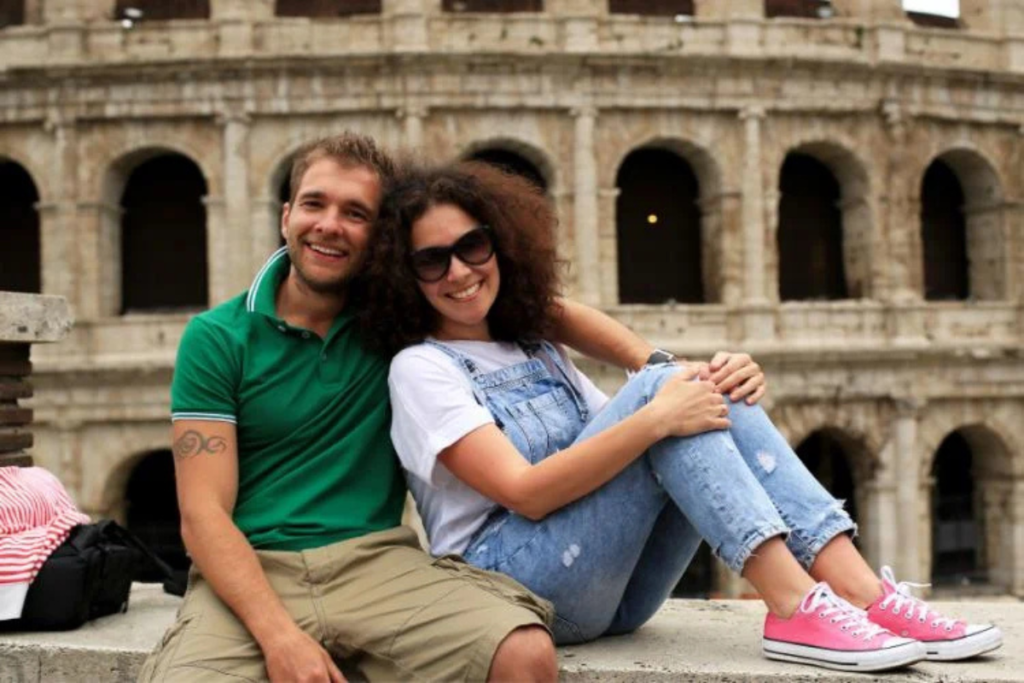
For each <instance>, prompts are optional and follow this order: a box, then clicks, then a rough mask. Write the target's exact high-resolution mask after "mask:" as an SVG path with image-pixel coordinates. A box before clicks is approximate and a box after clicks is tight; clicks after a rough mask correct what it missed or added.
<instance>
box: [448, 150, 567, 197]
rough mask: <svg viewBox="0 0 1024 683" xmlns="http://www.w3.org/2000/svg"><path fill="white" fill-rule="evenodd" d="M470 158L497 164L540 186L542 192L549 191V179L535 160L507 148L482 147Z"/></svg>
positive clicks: (498, 166) (492, 164) (503, 169)
mask: <svg viewBox="0 0 1024 683" xmlns="http://www.w3.org/2000/svg"><path fill="white" fill-rule="evenodd" d="M468 159H469V160H470V161H481V162H483V163H485V164H490V165H491V166H496V167H497V168H500V169H501V170H502V171H505V172H506V173H514V174H516V175H519V176H522V177H523V178H526V179H527V180H529V181H530V182H531V183H533V184H534V185H536V186H537V187H538V188H540V190H541V192H547V191H548V181H547V180H546V179H545V178H544V174H543V173H541V172H540V169H539V168H537V166H536V165H535V164H533V162H531V161H530V160H529V159H526V158H525V157H523V156H522V155H520V154H516V153H515V152H510V151H508V150H507V149H481V150H479V151H476V152H473V153H472V154H470V155H469V157H468Z"/></svg>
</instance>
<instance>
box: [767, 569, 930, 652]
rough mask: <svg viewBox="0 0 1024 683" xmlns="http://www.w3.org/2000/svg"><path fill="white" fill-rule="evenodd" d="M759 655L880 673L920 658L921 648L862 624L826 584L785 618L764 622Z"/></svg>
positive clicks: (857, 612)
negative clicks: (761, 653) (761, 652)
mask: <svg viewBox="0 0 1024 683" xmlns="http://www.w3.org/2000/svg"><path fill="white" fill-rule="evenodd" d="M761 643H762V648H763V650H764V656H765V657H767V658H768V659H781V660H784V661H787V662H800V663H802V664H813V665H815V666H823V667H825V668H828V669H840V670H842V671H882V670H884V669H895V668H897V667H901V666H907V665H908V664H913V663H914V662H919V661H921V660H922V659H924V656H925V652H924V646H923V645H922V644H921V643H919V642H917V641H916V640H913V639H911V638H900V637H899V636H896V635H894V634H893V633H891V632H890V631H888V630H886V629H885V628H883V627H881V626H879V625H877V624H873V623H871V622H870V621H868V619H867V616H866V615H865V614H864V612H863V610H859V609H857V608H856V607H854V606H853V605H851V604H850V603H848V602H846V601H845V600H843V599H842V598H840V597H839V596H837V595H836V594H835V593H833V592H832V589H831V588H829V586H828V584H827V583H819V584H818V585H816V586H815V587H814V588H813V589H812V590H811V592H810V593H808V594H807V597H805V598H804V599H803V601H802V602H801V603H800V606H799V607H798V608H797V610H796V612H794V613H793V616H791V617H790V618H789V619H783V618H781V617H777V616H775V615H774V614H772V613H771V612H769V613H768V616H767V617H765V620H764V639H763V640H762V641H761Z"/></svg>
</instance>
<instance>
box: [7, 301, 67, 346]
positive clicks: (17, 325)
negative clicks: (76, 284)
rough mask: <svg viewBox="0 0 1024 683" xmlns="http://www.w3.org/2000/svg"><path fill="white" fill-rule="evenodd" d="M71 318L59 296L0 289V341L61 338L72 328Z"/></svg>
mask: <svg viewBox="0 0 1024 683" xmlns="http://www.w3.org/2000/svg"><path fill="white" fill-rule="evenodd" d="M72 323H73V318H72V317H71V312H70V310H69V309H68V302H67V299H65V298H64V297H62V296H48V295H43V294H20V293H16V292H0V341H3V342H27V343H29V344H38V343H40V342H55V341H60V340H61V339H63V338H64V337H66V336H67V334H68V332H70V331H71V325H72Z"/></svg>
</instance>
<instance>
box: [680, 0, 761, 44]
mask: <svg viewBox="0 0 1024 683" xmlns="http://www.w3.org/2000/svg"><path fill="white" fill-rule="evenodd" d="M694 10H695V12H694V13H695V14H696V17H697V21H706V20H711V21H725V22H728V23H727V24H726V26H725V49H726V52H727V53H728V54H731V55H754V54H758V53H759V52H760V51H761V29H762V25H763V23H764V0H728V2H725V1H724V0H695V7H694Z"/></svg>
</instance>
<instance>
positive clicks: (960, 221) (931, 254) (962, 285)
mask: <svg viewBox="0 0 1024 683" xmlns="http://www.w3.org/2000/svg"><path fill="white" fill-rule="evenodd" d="M964 203H965V198H964V190H963V187H962V186H961V184H960V180H959V178H957V176H956V173H954V172H953V169H952V168H950V167H949V165H948V164H946V163H945V162H943V161H942V160H939V159H936V160H935V161H933V162H932V164H931V166H929V167H928V170H927V171H926V172H925V174H924V180H923V181H922V183H921V246H922V249H923V252H924V253H923V255H924V298H925V299H927V300H929V301H941V300H948V299H960V300H963V299H966V298H967V297H968V296H969V295H970V277H969V274H968V273H969V267H968V261H967V218H966V216H965V215H964Z"/></svg>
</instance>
